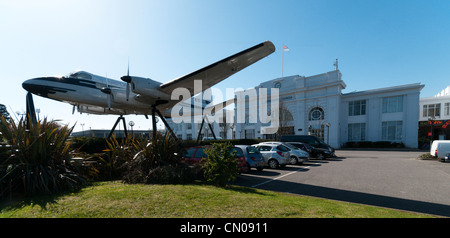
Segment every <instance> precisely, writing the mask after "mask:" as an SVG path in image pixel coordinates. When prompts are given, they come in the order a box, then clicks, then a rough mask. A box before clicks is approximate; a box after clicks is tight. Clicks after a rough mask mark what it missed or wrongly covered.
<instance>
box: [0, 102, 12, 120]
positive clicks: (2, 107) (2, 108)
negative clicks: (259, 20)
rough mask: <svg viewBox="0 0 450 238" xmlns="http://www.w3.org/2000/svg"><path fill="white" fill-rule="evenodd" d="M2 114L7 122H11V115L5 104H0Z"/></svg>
mask: <svg viewBox="0 0 450 238" xmlns="http://www.w3.org/2000/svg"><path fill="white" fill-rule="evenodd" d="M0 115H2V116H3V117H4V118H5V119H6V121H7V122H10V120H11V116H10V115H9V113H8V110H7V109H6V106H5V105H3V104H0Z"/></svg>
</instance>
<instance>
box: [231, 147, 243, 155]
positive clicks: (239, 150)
mask: <svg viewBox="0 0 450 238" xmlns="http://www.w3.org/2000/svg"><path fill="white" fill-rule="evenodd" d="M233 151H236V157H242V156H244V154H243V153H242V150H241V149H240V148H236V147H234V148H233V149H231V153H233Z"/></svg>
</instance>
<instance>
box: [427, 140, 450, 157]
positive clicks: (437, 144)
mask: <svg viewBox="0 0 450 238" xmlns="http://www.w3.org/2000/svg"><path fill="white" fill-rule="evenodd" d="M448 153H450V140H435V141H433V143H432V144H431V149H430V154H431V155H432V156H434V157H436V158H438V159H444V157H445V155H446V154H448Z"/></svg>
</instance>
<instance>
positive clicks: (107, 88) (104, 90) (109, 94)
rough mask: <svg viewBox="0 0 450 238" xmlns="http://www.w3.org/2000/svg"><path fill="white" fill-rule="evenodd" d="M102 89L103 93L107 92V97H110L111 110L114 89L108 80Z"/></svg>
mask: <svg viewBox="0 0 450 238" xmlns="http://www.w3.org/2000/svg"><path fill="white" fill-rule="evenodd" d="M100 91H102V93H104V94H107V95H108V96H107V98H108V110H111V100H112V97H113V95H112V90H111V88H110V87H109V84H108V81H106V87H103V88H102V89H100Z"/></svg>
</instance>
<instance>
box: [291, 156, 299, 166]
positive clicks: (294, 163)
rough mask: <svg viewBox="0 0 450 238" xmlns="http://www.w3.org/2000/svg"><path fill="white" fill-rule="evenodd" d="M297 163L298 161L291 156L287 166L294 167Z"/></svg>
mask: <svg viewBox="0 0 450 238" xmlns="http://www.w3.org/2000/svg"><path fill="white" fill-rule="evenodd" d="M297 163H298V160H297V158H296V157H295V156H291V159H290V160H289V164H292V165H296V164H297Z"/></svg>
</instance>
